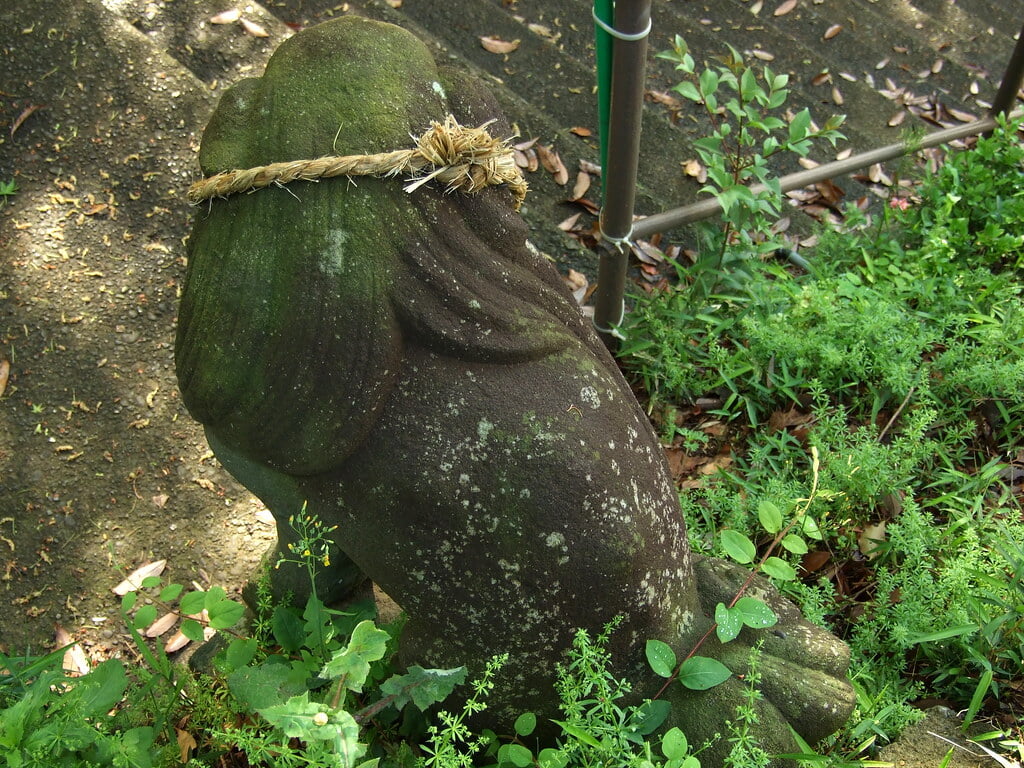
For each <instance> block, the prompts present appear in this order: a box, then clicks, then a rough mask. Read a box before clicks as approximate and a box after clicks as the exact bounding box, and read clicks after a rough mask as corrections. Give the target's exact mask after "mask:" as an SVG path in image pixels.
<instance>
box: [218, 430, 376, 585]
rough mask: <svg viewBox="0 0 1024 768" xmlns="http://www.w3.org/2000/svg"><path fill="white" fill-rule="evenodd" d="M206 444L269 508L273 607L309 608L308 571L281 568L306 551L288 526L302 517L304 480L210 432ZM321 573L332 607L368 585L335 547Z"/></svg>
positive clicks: (268, 564)
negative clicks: (273, 531)
mask: <svg viewBox="0 0 1024 768" xmlns="http://www.w3.org/2000/svg"><path fill="white" fill-rule="evenodd" d="M206 439H207V441H208V442H209V444H210V447H211V448H212V449H213V453H214V455H215V456H216V457H217V460H218V461H219V462H220V463H221V464H222V465H223V467H224V468H225V469H226V470H227V471H228V472H229V473H230V474H231V476H232V477H234V478H235V479H236V480H237V481H238V482H239V483H241V484H242V485H244V486H245V487H246V488H248V489H249V490H250V491H251V492H252V493H254V494H255V495H256V496H258V497H259V499H260V501H262V502H263V503H264V504H266V505H267V509H269V510H270V511H271V513H272V514H273V515H274V519H275V521H276V522H277V544H276V545H275V546H274V547H273V548H272V549H271V550H270V551H268V552H267V555H266V557H265V559H264V565H265V567H267V568H269V570H270V582H271V590H272V595H273V598H274V601H275V602H281V603H290V604H292V605H304V604H305V603H306V600H307V599H308V597H309V595H310V593H311V589H310V586H311V585H310V581H309V575H308V572H307V570H306V568H305V567H303V566H301V565H299V564H297V563H294V562H285V563H282V564H281V565H280V567H277V563H278V562H279V561H280V560H281V558H282V556H284V557H286V558H287V559H288V560H290V561H293V560H296V559H297V555H296V553H295V552H293V551H292V550H293V549H294V548H297V549H299V550H300V551H301V549H302V548H301V547H295V546H294V545H297V544H299V534H298V533H297V532H296V531H295V529H294V528H293V527H292V525H291V524H289V518H290V517H292V516H295V515H298V514H299V513H300V512H301V511H302V509H303V506H304V504H305V503H306V501H307V495H306V494H305V493H304V492H303V489H302V485H301V480H300V478H295V477H293V476H291V475H286V474H285V473H283V472H280V471H278V470H275V469H272V468H271V467H268V466H266V465H265V464H261V463H259V462H256V461H253V460H252V459H249V458H248V457H246V456H244V455H242V454H241V453H239V452H238V451H236V450H234V449H233V448H231V447H229V446H228V445H226V444H225V443H224V442H223V441H221V440H220V439H219V438H218V437H217V436H216V435H215V434H214V433H213V432H212V431H211V430H209V429H207V430H206ZM320 522H321V523H323V524H324V525H328V526H329V525H332V524H333V523H332V521H330V520H321V521H320ZM317 571H318V574H317V580H316V588H317V595H318V596H319V598H320V599H321V600H323V601H324V602H325V603H327V604H333V603H338V602H340V601H341V600H343V599H345V598H346V597H348V596H349V595H351V594H352V593H353V592H354V591H355V590H356V589H357V588H358V587H359V586H360V585H361V584H362V583H363V582H365V581H366V576H365V575H364V574H363V572H362V571H361V570H360V569H359V567H358V566H357V565H356V564H355V563H353V562H352V560H351V559H349V557H348V556H347V555H346V554H345V553H344V552H342V551H341V549H339V548H338V547H337V545H335V544H332V545H331V549H330V558H329V564H328V565H325V564H324V563H322V562H321V563H319V564H318V566H317ZM288 595H291V599H290V600H286V598H287V597H288Z"/></svg>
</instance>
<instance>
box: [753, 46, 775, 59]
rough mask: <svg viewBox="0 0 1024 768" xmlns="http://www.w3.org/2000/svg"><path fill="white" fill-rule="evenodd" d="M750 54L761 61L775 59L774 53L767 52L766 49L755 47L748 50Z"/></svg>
mask: <svg viewBox="0 0 1024 768" xmlns="http://www.w3.org/2000/svg"><path fill="white" fill-rule="evenodd" d="M750 55H751V56H753V57H754V58H755V59H760V60H761V61H775V54H774V53H768V51H766V50H764V49H763V48H755V49H754V50H752V51H751V52H750Z"/></svg>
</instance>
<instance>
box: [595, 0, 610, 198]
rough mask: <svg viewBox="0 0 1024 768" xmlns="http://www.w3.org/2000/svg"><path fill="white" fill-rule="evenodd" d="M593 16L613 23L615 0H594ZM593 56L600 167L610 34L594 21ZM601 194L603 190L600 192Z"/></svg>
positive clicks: (604, 159) (603, 159)
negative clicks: (595, 65)
mask: <svg viewBox="0 0 1024 768" xmlns="http://www.w3.org/2000/svg"><path fill="white" fill-rule="evenodd" d="M594 17H595V18H597V19H600V20H601V21H603V22H604V23H605V24H606V25H608V26H611V25H612V24H614V23H615V0H594ZM594 57H595V59H596V62H597V135H598V138H599V139H600V141H601V157H600V160H601V167H602V168H604V167H605V166H606V165H607V163H608V112H609V108H610V104H611V98H612V36H611V35H609V34H608V33H607V32H606V31H605V30H604V29H603V28H602V27H601V26H600V25H599V24H597V23H596V22H595V23H594ZM602 196H603V192H602Z"/></svg>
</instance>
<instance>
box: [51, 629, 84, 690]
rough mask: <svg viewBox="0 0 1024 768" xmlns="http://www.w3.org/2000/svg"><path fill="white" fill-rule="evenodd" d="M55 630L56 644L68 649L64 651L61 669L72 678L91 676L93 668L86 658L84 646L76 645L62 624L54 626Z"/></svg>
mask: <svg viewBox="0 0 1024 768" xmlns="http://www.w3.org/2000/svg"><path fill="white" fill-rule="evenodd" d="M53 628H54V643H55V644H56V645H57V647H58V648H65V647H66V648H67V650H66V651H64V658H63V661H61V668H62V669H63V670H64V671H65V672H67V673H68V675H69V676H71V677H81V676H82V675H87V674H89V670H90V669H91V667H90V666H89V659H88V658H86V655H85V651H83V650H82V646H81V645H79V644H78V643H76V642H75V639H74V638H73V637H71V635H70V634H69V633H68V631H67V630H66V629H64V627H62V626H61V625H60V624H54V625H53Z"/></svg>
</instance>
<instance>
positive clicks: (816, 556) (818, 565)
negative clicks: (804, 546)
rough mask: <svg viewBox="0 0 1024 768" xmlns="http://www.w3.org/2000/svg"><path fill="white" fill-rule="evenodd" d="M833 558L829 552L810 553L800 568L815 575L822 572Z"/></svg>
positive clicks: (803, 559)
mask: <svg viewBox="0 0 1024 768" xmlns="http://www.w3.org/2000/svg"><path fill="white" fill-rule="evenodd" d="M831 557H832V555H831V554H829V552H828V551H827V550H819V551H817V552H808V553H807V554H806V555H804V556H803V557H802V558H801V560H800V567H801V568H802V569H803V570H804V572H805V573H814V572H815V571H820V570H821V569H822V567H824V565H825V563H827V562H828V561H829V559H830V558H831Z"/></svg>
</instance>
